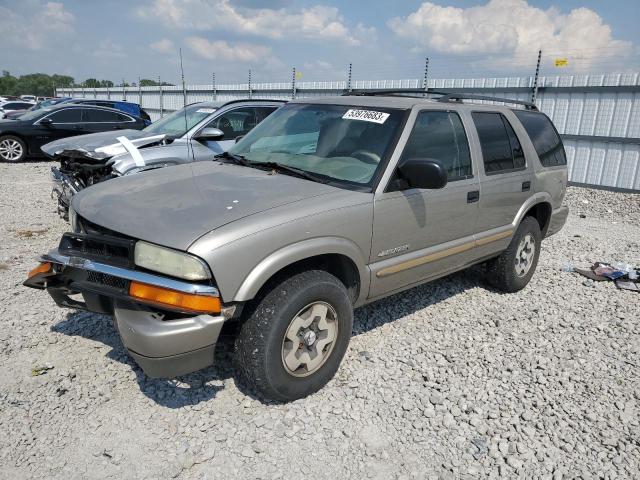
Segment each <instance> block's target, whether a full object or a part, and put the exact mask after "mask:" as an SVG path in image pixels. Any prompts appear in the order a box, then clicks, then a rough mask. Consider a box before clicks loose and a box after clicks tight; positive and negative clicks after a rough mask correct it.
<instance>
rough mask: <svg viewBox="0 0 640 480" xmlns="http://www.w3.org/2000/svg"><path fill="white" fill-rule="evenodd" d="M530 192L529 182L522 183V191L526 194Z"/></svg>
mask: <svg viewBox="0 0 640 480" xmlns="http://www.w3.org/2000/svg"><path fill="white" fill-rule="evenodd" d="M529 190H531V182H522V191H523V192H528V191H529Z"/></svg>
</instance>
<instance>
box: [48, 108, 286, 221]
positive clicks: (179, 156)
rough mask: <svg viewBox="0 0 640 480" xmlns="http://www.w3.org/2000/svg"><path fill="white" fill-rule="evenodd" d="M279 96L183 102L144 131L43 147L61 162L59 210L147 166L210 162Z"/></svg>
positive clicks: (56, 174) (55, 173) (57, 170)
mask: <svg viewBox="0 0 640 480" xmlns="http://www.w3.org/2000/svg"><path fill="white" fill-rule="evenodd" d="M283 103H284V102H283V101H278V100H235V101H231V102H227V103H224V104H223V105H220V104H217V103H214V102H199V103H194V104H191V105H187V106H186V107H184V108H183V109H181V110H177V111H175V112H173V113H171V114H169V115H167V116H165V117H163V118H161V119H160V120H157V121H156V122H154V123H152V124H151V125H149V126H148V127H146V128H144V129H142V130H139V131H138V130H120V131H109V132H101V133H96V134H92V135H82V136H77V137H71V138H65V139H63V140H58V141H55V142H51V143H49V144H47V145H44V146H43V147H42V151H43V152H45V153H46V154H47V155H48V156H50V157H51V158H53V159H54V160H57V161H59V162H60V167H52V168H51V175H52V178H53V184H54V185H53V195H54V197H55V198H56V199H57V202H58V213H59V214H60V216H62V217H63V218H65V219H68V210H69V204H70V203H69V202H70V201H71V198H72V197H73V195H75V194H76V193H78V192H79V191H80V190H83V189H84V188H86V187H89V186H91V185H94V184H96V183H100V182H103V181H105V180H109V179H112V178H117V177H121V176H123V175H130V174H133V173H139V172H142V171H146V170H153V169H157V168H162V167H167V166H170V165H178V164H181V163H190V162H197V161H203V160H211V159H212V158H213V156H214V155H216V154H219V153H222V152H224V151H226V150H227V149H229V148H230V147H231V146H232V145H233V144H234V143H235V141H236V140H237V139H239V138H241V137H242V136H244V135H245V134H247V133H248V132H249V131H251V129H252V128H253V127H255V126H256V125H257V124H258V123H260V122H261V121H262V120H264V119H265V118H266V117H267V116H269V115H270V114H271V113H272V112H273V111H274V110H276V109H277V108H279V107H280V106H282V105H283Z"/></svg>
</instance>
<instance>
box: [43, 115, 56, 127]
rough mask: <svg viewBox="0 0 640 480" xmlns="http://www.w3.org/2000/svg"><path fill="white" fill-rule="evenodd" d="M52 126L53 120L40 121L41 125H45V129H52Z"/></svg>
mask: <svg viewBox="0 0 640 480" xmlns="http://www.w3.org/2000/svg"><path fill="white" fill-rule="evenodd" d="M52 124H53V120H51V119H50V118H48V117H47V118H43V119H42V120H40V125H44V126H45V127H50V126H51V125H52Z"/></svg>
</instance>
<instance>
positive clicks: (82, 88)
mask: <svg viewBox="0 0 640 480" xmlns="http://www.w3.org/2000/svg"><path fill="white" fill-rule="evenodd" d="M82 98H84V84H83V86H82Z"/></svg>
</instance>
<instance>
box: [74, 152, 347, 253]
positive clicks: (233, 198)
mask: <svg viewBox="0 0 640 480" xmlns="http://www.w3.org/2000/svg"><path fill="white" fill-rule="evenodd" d="M339 192H341V190H340V189H339V188H336V187H332V186H329V185H323V184H320V183H314V182H311V181H308V180H304V179H300V178H296V177H292V176H289V175H283V174H273V175H272V174H271V173H270V172H268V171H264V170H258V169H255V168H249V167H242V166H238V165H233V164H229V163H224V164H223V163H220V162H196V163H191V164H186V165H178V166H175V167H167V168H162V169H158V170H152V171H149V172H145V173H141V174H138V175H131V176H125V177H121V178H117V179H114V180H109V181H108V182H103V183H99V184H97V185H94V186H92V187H91V188H87V189H85V190H83V191H81V192H80V193H79V194H77V195H75V197H74V199H73V203H72V206H73V208H74V210H75V211H76V212H77V213H78V215H80V216H81V217H83V218H85V219H87V220H88V221H90V222H92V223H95V224H96V225H99V226H101V227H104V228H107V229H109V230H113V231H115V232H118V233H122V234H124V235H128V236H130V237H133V238H137V239H141V240H146V241H148V242H153V243H157V244H159V245H164V246H167V247H171V248H176V249H179V250H187V248H188V247H189V245H191V244H192V243H193V242H194V241H195V240H197V239H198V238H200V237H201V236H202V235H204V234H206V233H208V232H210V231H211V230H214V229H216V228H218V227H221V226H222V225H225V224H228V223H230V222H233V221H235V220H239V219H241V218H244V217H246V216H248V215H253V214H258V213H260V212H266V211H268V210H269V209H272V208H275V207H279V206H282V205H285V204H291V203H294V202H298V201H300V200H304V199H308V198H311V197H320V196H322V195H328V194H331V193H339ZM318 201H319V202H321V201H323V200H322V199H318ZM266 214H268V213H266Z"/></svg>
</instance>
